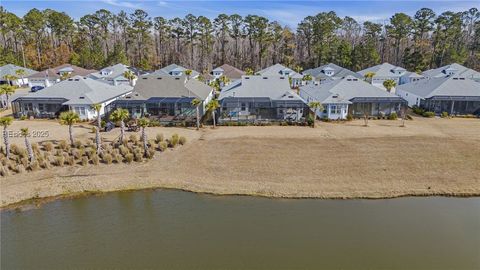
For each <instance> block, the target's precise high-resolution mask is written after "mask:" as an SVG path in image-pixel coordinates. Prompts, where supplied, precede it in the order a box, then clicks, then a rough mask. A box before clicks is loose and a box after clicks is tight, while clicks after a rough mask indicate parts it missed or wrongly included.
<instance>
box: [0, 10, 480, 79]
mask: <svg viewBox="0 0 480 270" xmlns="http://www.w3.org/2000/svg"><path fill="white" fill-rule="evenodd" d="M0 27H1V28H0V65H4V64H6V63H14V64H17V65H20V66H27V67H29V68H33V69H36V70H42V69H45V68H48V67H55V66H58V65H60V64H64V63H72V64H74V65H78V66H81V67H84V68H89V69H92V68H94V69H99V68H102V67H105V66H108V65H111V64H116V63H124V64H129V65H133V66H136V67H139V68H143V69H147V70H151V69H156V68H159V67H163V66H165V65H168V64H171V63H177V64H180V65H183V66H186V67H188V68H191V69H195V70H198V71H201V72H207V71H210V70H211V69H212V68H214V67H216V66H219V65H222V64H224V63H228V64H231V65H233V66H236V67H238V68H240V69H243V70H245V69H247V68H249V69H253V70H258V69H260V68H264V67H267V66H269V65H271V64H274V63H282V64H284V65H286V66H289V67H291V68H294V69H296V70H299V69H307V68H311V67H316V66H319V65H321V64H326V63H330V62H332V63H335V64H338V65H340V66H343V67H346V68H349V69H352V70H355V71H358V70H361V69H364V68H366V67H369V66H373V65H376V64H379V63H383V62H390V63H392V64H394V65H399V66H403V67H405V68H407V69H409V70H413V71H422V70H426V69H429V68H436V67H439V66H443V65H446V64H450V63H453V62H457V63H460V64H464V65H466V66H467V67H470V68H474V69H477V70H479V69H480V12H479V11H478V9H477V8H471V9H469V10H467V11H464V12H452V11H446V12H443V13H441V14H436V13H435V12H434V11H433V10H432V9H429V8H422V9H420V10H418V11H417V12H416V13H415V15H414V16H413V17H411V16H409V15H407V14H405V13H395V14H394V15H392V17H391V18H390V19H389V21H388V23H385V24H380V23H375V22H370V21H366V22H363V23H359V22H357V21H356V20H354V19H353V18H351V17H345V18H340V17H339V16H338V15H337V14H336V13H335V12H333V11H330V12H321V13H319V14H317V15H315V16H307V17H305V18H304V19H303V20H302V21H301V22H300V23H299V24H298V26H297V28H296V29H291V28H289V27H288V26H285V25H281V24H280V23H278V22H277V21H270V20H269V19H268V18H265V17H262V16H257V15H247V16H240V15H238V14H232V15H227V14H220V15H218V16H217V17H216V18H214V19H213V20H211V19H209V18H207V17H205V16H195V15H192V14H188V15H186V16H185V17H184V18H173V19H166V18H164V17H160V16H159V17H153V18H152V17H151V16H150V15H149V14H148V13H147V12H146V11H144V10H141V9H137V10H135V11H134V12H132V13H130V14H128V13H126V12H125V11H120V12H119V13H118V14H115V13H112V12H110V11H108V10H106V9H100V10H98V11H96V12H95V13H93V14H87V15H85V16H83V17H81V18H80V19H79V20H74V19H73V18H72V17H70V16H69V15H68V14H66V13H65V12H58V11H55V10H52V9H45V10H38V9H36V8H34V9H31V10H30V11H28V12H27V13H26V14H25V15H24V16H23V17H18V16H17V15H15V14H14V13H11V12H9V11H7V10H6V9H5V8H4V7H2V6H0Z"/></svg>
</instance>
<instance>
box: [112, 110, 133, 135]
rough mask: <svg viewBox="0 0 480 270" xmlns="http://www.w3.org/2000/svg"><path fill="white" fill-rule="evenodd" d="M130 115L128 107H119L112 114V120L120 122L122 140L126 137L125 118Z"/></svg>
mask: <svg viewBox="0 0 480 270" xmlns="http://www.w3.org/2000/svg"><path fill="white" fill-rule="evenodd" d="M128 117H129V113H128V110H127V109H122V108H117V109H116V110H115V111H113V112H112V113H111V114H110V120H112V121H114V122H117V123H118V122H120V142H123V139H124V138H125V120H127V118H128Z"/></svg>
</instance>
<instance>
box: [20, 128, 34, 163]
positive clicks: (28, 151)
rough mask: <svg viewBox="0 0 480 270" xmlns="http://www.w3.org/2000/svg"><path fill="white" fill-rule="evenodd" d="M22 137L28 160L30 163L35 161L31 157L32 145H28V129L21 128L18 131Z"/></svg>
mask: <svg viewBox="0 0 480 270" xmlns="http://www.w3.org/2000/svg"><path fill="white" fill-rule="evenodd" d="M20 131H21V133H22V136H23V137H24V138H25V147H26V148H27V153H28V159H29V160H30V162H32V161H34V160H35V157H34V156H33V149H32V145H31V144H30V141H29V140H28V135H29V132H28V128H21V129H20Z"/></svg>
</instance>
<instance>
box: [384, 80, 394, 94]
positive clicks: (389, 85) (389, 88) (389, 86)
mask: <svg viewBox="0 0 480 270" xmlns="http://www.w3.org/2000/svg"><path fill="white" fill-rule="evenodd" d="M383 86H384V87H385V88H386V89H387V91H388V92H390V91H392V88H394V87H395V86H397V83H396V82H395V81H394V80H385V81H383Z"/></svg>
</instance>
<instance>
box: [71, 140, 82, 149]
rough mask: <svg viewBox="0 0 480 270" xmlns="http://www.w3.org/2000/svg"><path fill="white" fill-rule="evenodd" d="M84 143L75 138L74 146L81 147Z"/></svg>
mask: <svg viewBox="0 0 480 270" xmlns="http://www.w3.org/2000/svg"><path fill="white" fill-rule="evenodd" d="M82 145H83V143H82V141H80V140H75V141H74V142H73V146H75V148H80V147H81V146H82Z"/></svg>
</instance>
